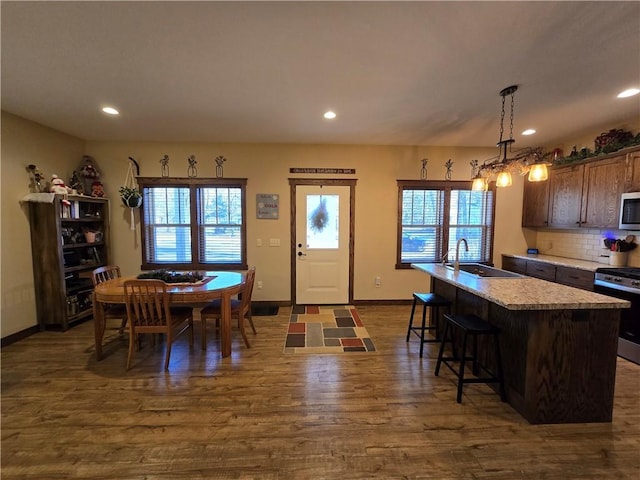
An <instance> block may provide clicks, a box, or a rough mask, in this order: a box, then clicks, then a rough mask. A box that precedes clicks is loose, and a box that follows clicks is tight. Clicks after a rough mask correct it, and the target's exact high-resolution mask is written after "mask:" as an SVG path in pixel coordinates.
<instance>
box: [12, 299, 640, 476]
mask: <svg viewBox="0 0 640 480" xmlns="http://www.w3.org/2000/svg"><path fill="white" fill-rule="evenodd" d="M409 310H410V307H407V306H369V305H367V306H361V307H358V312H359V313H360V317H361V318H362V321H363V322H364V325H365V326H366V328H367V329H368V331H369V333H370V334H371V337H372V338H373V341H374V342H375V345H376V349H377V351H376V352H372V353H355V354H340V355H302V354H300V355H298V354H285V353H283V347H284V340H285V334H286V330H287V322H288V317H289V311H290V309H288V308H280V311H279V314H278V315H277V316H271V317H266V316H265V317H260V316H256V317H254V322H255V324H256V328H257V330H258V335H256V336H253V335H252V334H251V333H249V339H250V341H251V344H252V348H251V349H246V348H245V347H244V345H243V343H242V341H241V339H240V338H239V335H234V343H233V354H232V356H231V357H230V358H226V359H221V358H220V355H219V348H218V346H217V344H216V337H215V335H214V334H213V333H210V334H209V335H208V340H209V346H208V350H207V351H206V352H202V351H201V350H200V348H199V342H198V339H199V330H198V328H199V325H197V327H196V343H195V345H196V346H195V347H194V349H193V350H191V351H190V350H189V347H188V343H187V337H186V336H183V337H182V338H180V339H178V340H177V341H176V343H175V344H174V349H173V351H172V356H171V365H170V372H169V373H165V372H164V371H163V369H162V364H163V354H164V351H163V348H164V344H162V343H161V344H158V345H156V347H155V348H152V347H151V346H150V345H145V346H144V348H143V349H142V350H141V351H139V352H137V353H136V358H135V365H134V368H133V369H131V370H130V371H126V370H125V365H126V356H127V337H126V334H125V335H124V336H120V335H118V333H117V325H116V324H114V325H110V327H111V328H110V329H109V330H108V331H107V333H106V337H107V342H108V346H107V347H106V348H105V358H104V360H103V361H101V362H96V361H95V352H94V347H93V325H92V323H91V322H90V321H89V322H87V323H84V324H81V325H78V326H77V327H75V328H73V329H71V330H69V331H67V332H64V333H60V332H43V333H38V334H36V335H33V336H31V337H29V338H27V339H25V340H22V341H20V342H18V343H16V344H13V345H10V346H8V347H5V348H3V349H2V358H1V359H2V425H1V434H2V444H1V446H2V470H1V474H2V475H1V476H2V478H3V480H8V479H22V478H39V479H44V478H46V479H58V478H65V479H80V478H82V479H88V478H92V479H93V478H101V479H143V478H144V479H155V478H166V479H169V478H170V479H200V478H201V479H254V478H255V479H267V480H270V479H280V480H281V479H311V478H313V479H337V478H349V479H365V478H385V479H422V478H429V479H464V480H466V479H474V480H477V479H499V480H502V479H504V480H507V479H509V480H513V479H527V480H529V479H536V480H539V479H546V480H555V479H558V480H560V479H562V480H565V479H616V480H619V479H629V480H631V479H633V480H637V479H638V477H639V473H638V472H639V471H640V408H639V407H640V388H639V387H640V366H638V365H634V364H632V363H630V362H627V361H626V360H623V359H619V360H618V374H617V379H616V393H615V407H614V412H613V416H614V419H613V422H612V423H602V424H571V425H529V424H528V423H527V422H526V421H525V420H524V419H523V418H522V417H520V416H519V415H518V414H517V413H516V412H515V411H514V410H513V409H512V408H511V407H510V406H509V405H508V404H505V403H502V402H500V399H499V397H498V395H497V394H495V393H494V392H493V391H492V390H491V389H490V388H489V387H488V386H486V385H469V386H466V387H465V392H464V397H463V403H462V404H460V405H459V404H457V403H456V401H455V395H456V393H455V378H454V377H453V375H452V374H450V372H445V371H443V372H442V373H441V375H440V377H434V375H433V369H434V367H435V358H436V354H437V346H436V345H434V344H428V345H425V357H424V358H423V359H420V358H419V356H418V347H419V345H418V342H417V339H416V338H415V337H413V336H412V338H411V340H410V342H409V343H408V344H407V343H406V341H405V334H406V327H407V318H408V315H409ZM116 323H117V322H116Z"/></svg>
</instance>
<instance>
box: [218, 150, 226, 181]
mask: <svg viewBox="0 0 640 480" xmlns="http://www.w3.org/2000/svg"><path fill="white" fill-rule="evenodd" d="M226 161H227V159H226V158H224V157H223V156H222V155H219V156H217V157H216V178H222V175H223V171H222V164H223V163H224V162H226Z"/></svg>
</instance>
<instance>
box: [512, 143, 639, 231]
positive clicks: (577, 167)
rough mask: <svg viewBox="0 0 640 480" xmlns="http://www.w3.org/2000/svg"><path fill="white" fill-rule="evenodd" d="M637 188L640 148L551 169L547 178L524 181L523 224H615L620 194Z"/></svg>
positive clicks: (565, 225)
mask: <svg viewBox="0 0 640 480" xmlns="http://www.w3.org/2000/svg"><path fill="white" fill-rule="evenodd" d="M633 191H640V149H638V148H637V147H634V148H633V150H632V151H630V152H627V153H622V152H620V151H618V152H616V153H613V154H610V155H607V156H606V157H600V158H598V159H596V160H585V161H581V162H576V163H573V164H571V165H563V166H557V167H553V168H551V169H550V172H549V181H548V182H537V183H531V182H525V187H524V201H523V208H522V226H523V227H530V228H544V227H549V228H580V227H582V228H617V227H618V217H619V215H620V197H621V195H622V193H624V192H633Z"/></svg>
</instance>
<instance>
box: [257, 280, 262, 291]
mask: <svg viewBox="0 0 640 480" xmlns="http://www.w3.org/2000/svg"><path fill="white" fill-rule="evenodd" d="M256 284H257V285H258V290H262V280H258V281H257V282H256Z"/></svg>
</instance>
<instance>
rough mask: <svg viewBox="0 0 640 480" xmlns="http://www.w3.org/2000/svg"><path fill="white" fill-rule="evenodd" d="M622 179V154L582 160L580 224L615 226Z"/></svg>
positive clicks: (622, 190) (622, 183) (623, 162)
mask: <svg viewBox="0 0 640 480" xmlns="http://www.w3.org/2000/svg"><path fill="white" fill-rule="evenodd" d="M624 179H625V157H614V158H610V159H607V160H600V161H596V162H591V163H587V164H585V166H584V187H583V197H582V215H581V220H580V226H581V227H587V228H609V227H614V228H618V219H619V216H620V196H621V195H622V192H624Z"/></svg>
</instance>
